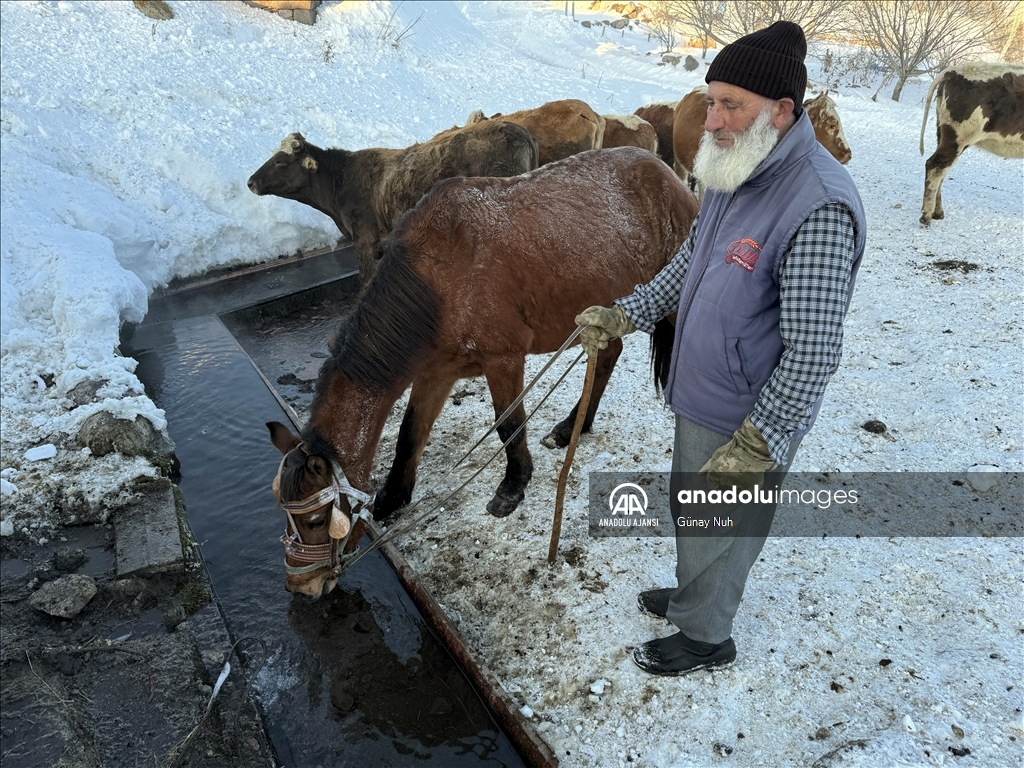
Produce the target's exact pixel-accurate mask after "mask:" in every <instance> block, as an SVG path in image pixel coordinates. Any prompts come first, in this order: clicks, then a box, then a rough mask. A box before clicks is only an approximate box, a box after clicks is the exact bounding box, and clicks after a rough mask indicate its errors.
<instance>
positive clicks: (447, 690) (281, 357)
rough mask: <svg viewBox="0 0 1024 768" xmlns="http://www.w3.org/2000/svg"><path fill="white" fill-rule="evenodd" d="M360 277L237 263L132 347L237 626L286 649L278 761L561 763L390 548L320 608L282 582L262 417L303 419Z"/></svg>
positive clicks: (276, 724)
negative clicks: (237, 267) (323, 359)
mask: <svg viewBox="0 0 1024 768" xmlns="http://www.w3.org/2000/svg"><path fill="white" fill-rule="evenodd" d="M357 287H358V286H357V281H356V260H355V256H354V253H353V252H352V250H351V249H343V250H338V251H328V252H320V253H316V254H309V255H307V256H304V257H301V258H299V257H295V258H291V259H283V260H279V261H278V262H275V263H274V264H273V265H272V266H269V267H264V268H248V269H245V270H237V271H232V272H226V273H223V274H220V275H216V276H213V277H210V278H206V279H204V280H202V281H198V282H192V283H190V284H186V285H183V286H178V287H175V288H172V289H170V290H167V291H165V292H163V294H162V295H160V296H157V297H155V298H154V299H153V300H152V301H151V305H150V311H149V313H148V315H147V317H146V320H145V321H144V322H143V323H142V324H141V325H140V326H138V327H135V328H129V329H127V330H126V332H125V334H124V338H123V343H122V351H123V353H124V354H126V355H131V356H133V357H135V358H136V359H137V360H138V361H139V366H138V369H137V374H138V376H139V378H140V379H141V380H142V381H143V383H144V384H145V386H146V389H147V393H148V394H149V395H150V396H151V397H152V398H153V399H154V400H155V402H156V403H157V405H158V406H159V407H161V408H163V409H164V410H165V411H166V413H167V417H168V423H169V427H168V429H169V432H170V434H171V437H172V439H173V440H174V441H175V444H176V446H177V455H178V458H179V460H180V461H181V475H182V476H181V481H180V487H181V490H182V492H183V494H184V497H185V503H186V506H187V509H188V518H189V524H190V526H191V528H192V531H193V533H194V535H195V537H196V539H197V540H198V541H199V542H200V545H201V550H202V555H203V558H204V560H205V562H206V567H207V570H208V573H209V577H210V579H211V581H212V584H213V586H214V589H215V592H216V595H217V599H218V603H219V610H220V614H221V615H222V616H223V617H224V620H225V622H226V625H227V630H228V631H229V633H230V635H231V636H233V637H234V638H241V637H248V636H254V637H261V638H263V639H264V640H265V641H267V644H268V645H269V646H270V647H271V656H270V659H269V661H268V663H267V665H266V666H265V667H264V669H263V670H262V671H261V672H260V675H259V677H258V678H257V680H256V686H255V688H256V691H257V694H258V698H259V703H260V705H261V709H262V714H263V717H264V721H265V725H266V729H267V732H268V734H269V736H270V738H271V740H272V742H273V746H274V749H275V750H276V752H277V757H278V760H279V762H281V763H283V764H285V765H288V766H296V768H300V767H301V766H314V765H321V764H339V765H340V764H352V765H394V764H406V763H408V762H409V761H410V760H412V759H416V760H425V761H427V762H428V763H434V764H444V765H446V766H447V765H452V766H461V765H473V766H477V765H495V766H497V765H523V764H525V765H538V766H552V765H557V759H556V758H555V756H554V754H553V753H552V751H551V749H550V748H549V747H548V746H547V744H546V743H545V742H544V741H543V740H542V739H541V738H540V737H539V735H538V734H537V733H536V731H535V730H534V729H533V727H532V725H531V724H530V723H529V721H527V720H526V719H525V718H524V717H523V716H522V715H521V714H520V712H519V705H518V704H517V703H516V702H515V701H514V700H513V699H512V698H511V697H510V696H509V695H508V694H507V693H506V692H505V691H504V689H503V688H502V687H501V685H500V684H499V683H498V681H497V679H496V678H495V677H494V675H493V674H492V673H491V672H490V670H489V669H488V668H487V665H486V663H485V662H484V660H483V659H482V658H481V657H480V656H479V655H478V654H477V653H476V652H475V651H474V650H473V649H471V648H470V647H468V645H467V644H466V643H465V641H464V639H463V638H462V637H461V635H460V633H459V631H458V628H457V627H456V626H455V625H454V624H453V623H452V622H451V621H450V620H449V619H448V617H447V616H446V615H445V613H444V611H443V610H442V609H441V608H440V606H438V604H437V602H436V601H435V600H434V598H433V597H432V596H431V595H430V593H429V592H428V591H427V590H426V589H424V588H423V586H422V585H421V584H420V582H419V580H418V579H417V576H416V574H415V573H414V572H413V570H412V568H411V567H410V566H409V564H408V563H407V562H406V561H405V559H404V558H403V557H402V555H401V554H400V553H399V552H398V550H397V549H395V548H394V547H393V546H391V545H385V546H384V547H383V548H382V549H381V550H380V551H379V552H378V553H375V554H373V555H371V556H369V557H366V558H363V559H362V560H361V561H360V563H359V564H358V565H357V566H356V567H354V568H353V569H352V570H351V572H348V573H346V574H344V575H343V576H342V578H341V580H340V581H339V583H338V587H337V588H336V589H335V591H334V592H333V593H331V595H329V596H328V597H326V598H324V599H321V600H319V601H316V602H313V601H308V600H306V599H304V598H301V597H295V598H293V597H292V596H291V595H290V594H289V593H287V592H285V590H284V588H283V586H284V585H283V578H284V569H283V566H282V564H281V559H282V556H283V551H282V548H281V545H280V543H279V542H278V537H279V536H280V535H281V533H282V532H283V530H284V517H283V515H282V513H280V511H279V510H277V509H276V505H275V502H274V499H273V497H272V496H271V494H270V491H269V481H270V478H271V477H272V476H273V473H274V471H275V470H276V468H277V464H278V461H279V459H280V455H279V454H278V453H277V451H276V449H274V448H273V446H271V445H270V442H269V439H268V436H267V432H266V429H265V427H264V426H263V424H264V422H266V421H273V420H278V421H287V420H291V421H293V423H294V422H295V421H296V420H297V417H296V416H295V409H293V407H292V406H295V408H298V409H299V410H301V409H302V408H303V407H304V406H305V405H308V401H309V399H311V397H312V394H311V387H310V386H309V382H310V380H311V379H312V378H314V377H315V369H316V368H318V367H319V358H320V357H321V356H323V355H324V353H325V351H326V346H327V340H328V338H329V336H330V334H331V333H332V332H333V330H334V326H335V324H336V322H337V315H338V312H339V311H340V310H341V309H342V308H343V307H344V306H346V305H347V304H350V303H351V302H352V301H353V299H354V296H355V292H356V289H357ZM321 350H322V351H321ZM297 366H298V367H299V370H298V373H300V374H301V376H297V375H296V367H297ZM302 366H305V367H304V368H303V367H302ZM295 426H296V427H298V424H295ZM379 533H380V531H379V530H378V529H376V527H374V529H373V531H372V533H371V538H372V537H376V536H378V535H379ZM364 543H365V542H364Z"/></svg>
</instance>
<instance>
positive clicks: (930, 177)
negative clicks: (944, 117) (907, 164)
mask: <svg viewBox="0 0 1024 768" xmlns="http://www.w3.org/2000/svg"><path fill="white" fill-rule="evenodd" d="M938 138H939V143H938V146H937V147H936V148H935V153H934V154H933V155H932V156H931V157H929V158H928V161H927V162H926V163H925V164H924V202H922V203H921V223H922V224H925V225H928V224H930V223H931V221H932V219H941V218H943V216H945V213H944V212H943V210H942V182H943V181H944V180H945V178H946V174H947V173H949V169H950V168H952V167H953V163H955V162H956V159H957V158H958V157H959V156H960V155H961V153H962V152H963V151H964V147H962V146H961V145H960V142H959V141H957V136H956V131H955V130H954V129H953V127H952V126H950V125H940V126H939V128H938Z"/></svg>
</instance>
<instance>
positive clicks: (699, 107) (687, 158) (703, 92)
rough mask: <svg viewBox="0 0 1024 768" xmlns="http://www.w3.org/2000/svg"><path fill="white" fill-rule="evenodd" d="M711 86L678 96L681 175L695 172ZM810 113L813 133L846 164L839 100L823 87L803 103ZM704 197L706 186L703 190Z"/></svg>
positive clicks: (675, 142)
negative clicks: (694, 164)
mask: <svg viewBox="0 0 1024 768" xmlns="http://www.w3.org/2000/svg"><path fill="white" fill-rule="evenodd" d="M707 95H708V87H707V86H706V85H701V86H698V87H697V88H695V89H693V90H692V91H691V92H690V93H688V94H686V96H684V97H683V98H682V99H680V100H679V104H677V105H676V109H675V116H674V121H673V125H672V151H673V155H674V158H675V159H674V164H673V166H672V167H673V168H674V169H675V172H676V173H678V174H679V177H680V178H681V179H687V178H689V177H690V175H691V174H692V173H693V159H694V158H695V157H696V156H697V150H698V149H699V148H700V140H701V137H702V136H703V135H704V123H705V121H706V120H707V116H708V107H707ZM803 107H804V110H805V111H806V112H807V117H808V118H809V119H810V121H811V125H812V126H814V137H815V138H816V139H817V140H818V143H819V144H821V145H822V146H823V147H825V149H827V150H828V151H829V153H830V154H831V155H832V157H834V158H835V159H836V160H838V161H839V162H840V163H842V164H843V165H846V164H847V163H848V162H850V159H851V158H852V157H853V153H852V152H851V151H850V145H849V144H847V143H846V134H845V133H843V124H842V123H841V122H840V120H839V112H838V111H836V104H835V102H834V101H832V99H831V98H829V95H828V91H824V92H823V93H821V94H819V95H818V96H816V97H814V98H813V99H807V100H806V101H804V103H803ZM700 197H701V199H703V190H701V195H700Z"/></svg>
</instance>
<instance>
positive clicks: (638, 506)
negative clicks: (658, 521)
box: [608, 483, 647, 515]
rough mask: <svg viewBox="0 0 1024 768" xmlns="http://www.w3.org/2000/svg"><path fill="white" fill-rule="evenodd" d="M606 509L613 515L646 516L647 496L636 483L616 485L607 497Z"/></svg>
mask: <svg viewBox="0 0 1024 768" xmlns="http://www.w3.org/2000/svg"><path fill="white" fill-rule="evenodd" d="M608 508H609V509H610V510H611V511H612V514H613V515H618V514H622V515H635V514H640V515H646V514H647V494H646V493H645V492H644V489H643V488H641V487H640V486H639V485H637V484H636V483H623V484H622V485H617V486H615V488H614V489H613V490H612V492H611V493H610V494H609V495H608Z"/></svg>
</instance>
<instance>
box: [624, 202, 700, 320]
mask: <svg viewBox="0 0 1024 768" xmlns="http://www.w3.org/2000/svg"><path fill="white" fill-rule="evenodd" d="M699 218H700V216H698V217H697V218H696V219H694V220H693V226H691V227H690V234H689V235H688V236H687V238H686V240H684V241H683V244H682V245H681V246H679V250H678V251H677V252H676V255H675V256H674V257H672V261H670V262H669V263H668V264H666V265H665V266H664V268H663V269H662V270H661V271H660V272H659V273H658V274H656V275H655V276H654V279H652V280H651V282H649V283H647V284H646V285H638V286H637V287H636V289H635V290H634V291H633V293H631V294H630V295H629V296H626V297H624V298H621V299H616V300H615V303H616V304H618V305H619V306H620V307H622V311H623V312H625V313H626V315H627V317H629V319H630V320H632V321H633V325H635V326H636V327H637V328H638V329H640V330H641V331H644V332H646V333H653V331H654V326H655V324H656V323H657V322H658V321H659V320H661V319H662V318H663V317H667V316H668V315H671V314H672V313H673V312H675V311H676V310H677V309H679V294H680V292H681V291H682V290H683V280H684V279H685V278H686V268H687V267H688V266H689V265H690V254H692V253H693V234H694V232H696V231H697V221H698V219H699Z"/></svg>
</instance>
